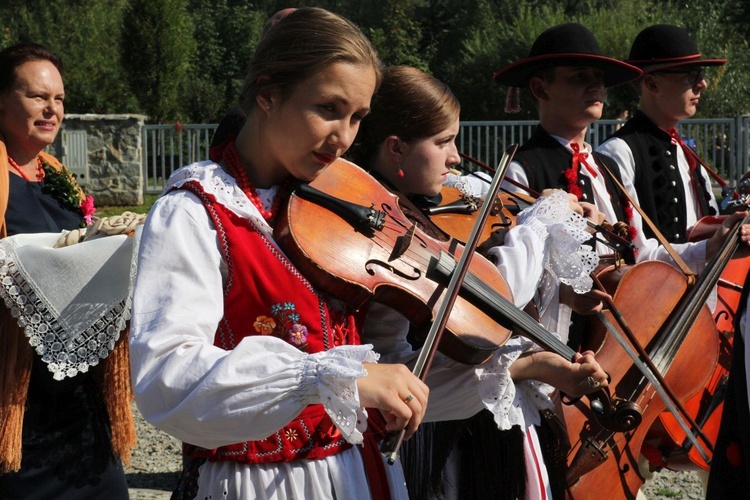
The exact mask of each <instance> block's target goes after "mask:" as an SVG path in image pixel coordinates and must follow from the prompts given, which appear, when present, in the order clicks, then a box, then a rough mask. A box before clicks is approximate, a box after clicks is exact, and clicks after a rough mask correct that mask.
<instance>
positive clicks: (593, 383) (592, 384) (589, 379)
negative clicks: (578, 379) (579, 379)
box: [586, 375, 601, 389]
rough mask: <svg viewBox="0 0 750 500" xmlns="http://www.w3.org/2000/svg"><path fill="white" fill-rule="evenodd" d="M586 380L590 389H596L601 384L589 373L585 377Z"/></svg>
mask: <svg viewBox="0 0 750 500" xmlns="http://www.w3.org/2000/svg"><path fill="white" fill-rule="evenodd" d="M586 381H587V382H588V383H589V387H591V388H592V389H596V388H597V387H599V386H600V385H601V383H600V382H599V381H598V380H596V379H594V377H592V376H591V375H589V376H588V377H586Z"/></svg>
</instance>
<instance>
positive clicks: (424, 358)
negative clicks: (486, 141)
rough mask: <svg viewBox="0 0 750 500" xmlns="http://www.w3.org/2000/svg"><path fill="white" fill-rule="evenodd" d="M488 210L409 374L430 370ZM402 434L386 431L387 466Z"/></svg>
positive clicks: (503, 163) (495, 186) (508, 153)
mask: <svg viewBox="0 0 750 500" xmlns="http://www.w3.org/2000/svg"><path fill="white" fill-rule="evenodd" d="M517 150H518V144H512V145H511V146H510V147H508V149H506V150H505V153H504V154H503V157H502V159H501V160H500V166H499V168H498V169H497V170H496V171H495V176H494V177H493V179H492V183H491V184H490V190H489V193H488V196H491V198H490V199H494V198H495V197H496V196H497V192H498V191H499V190H500V183H501V182H502V181H503V178H504V177H505V172H506V171H507V169H508V165H510V162H511V161H512V159H513V155H515V153H516V151H517ZM491 210H492V203H483V204H482V208H481V210H480V212H479V215H478V216H477V220H476V221H475V222H474V227H472V229H471V233H470V234H469V237H468V239H467V240H466V245H465V246H464V249H463V252H462V253H461V258H460V259H459V260H458V263H457V264H456V267H455V269H454V270H453V274H452V275H451V279H450V282H449V283H448V287H447V288H446V290H445V297H444V298H443V301H442V302H441V303H440V308H439V309H438V312H437V313H436V315H435V319H434V321H433V322H432V326H431V327H430V331H429V333H428V334H427V337H426V339H425V342H424V345H423V346H422V349H421V350H420V351H419V356H418V357H417V361H416V362H415V364H414V368H413V369H412V373H413V374H414V375H416V376H417V377H419V378H420V379H422V380H424V379H425V378H426V377H427V372H428V371H429V369H430V365H431V364H432V360H433V359H434V358H435V352H436V351H437V346H438V344H439V343H440V337H441V336H442V334H443V331H444V330H445V327H446V325H447V323H448V315H449V314H450V311H451V309H452V308H453V305H454V304H455V302H456V298H457V297H458V293H459V291H460V290H461V284H462V282H463V280H464V278H465V276H466V273H467V272H468V270H469V263H470V262H471V258H472V256H473V255H474V251H475V250H476V247H477V245H478V243H479V236H480V234H481V232H482V228H483V227H484V225H485V224H486V223H487V220H488V219H489V216H490V211H491ZM405 433H406V431H405V430H404V429H402V430H400V431H392V432H389V433H388V434H387V435H386V436H385V439H384V440H383V443H382V444H381V446H380V452H381V453H382V454H383V455H385V456H386V458H387V460H388V464H390V465H393V464H394V463H395V462H396V460H397V457H398V450H399V449H400V448H401V444H402V443H403V441H404V435H405Z"/></svg>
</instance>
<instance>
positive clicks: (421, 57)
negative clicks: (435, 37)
mask: <svg viewBox="0 0 750 500" xmlns="http://www.w3.org/2000/svg"><path fill="white" fill-rule="evenodd" d="M416 7H417V4H416V3H414V2H408V1H404V0H385V1H384V2H383V3H382V5H381V6H380V9H381V16H380V17H379V18H378V19H381V20H382V22H378V23H375V24H373V25H371V26H370V27H369V28H368V29H366V30H364V31H365V33H367V34H368V36H369V37H370V40H372V44H373V45H374V46H375V48H376V49H377V51H378V53H379V55H380V58H381V59H382V60H383V62H384V63H385V64H387V65H396V64H405V65H408V66H414V67H415V68H419V69H421V70H423V71H428V72H429V63H428V61H429V59H430V53H431V52H432V51H433V49H432V47H430V46H428V45H425V44H424V39H423V35H422V31H423V28H422V26H421V25H420V23H419V22H418V21H417V20H416V15H415V13H416Z"/></svg>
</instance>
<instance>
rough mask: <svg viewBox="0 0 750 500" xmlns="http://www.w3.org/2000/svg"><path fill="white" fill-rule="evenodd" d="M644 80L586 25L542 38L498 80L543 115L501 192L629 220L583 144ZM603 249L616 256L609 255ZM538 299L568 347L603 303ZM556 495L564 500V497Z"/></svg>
mask: <svg viewBox="0 0 750 500" xmlns="http://www.w3.org/2000/svg"><path fill="white" fill-rule="evenodd" d="M640 74H641V71H640V70H639V69H638V68H636V67H634V66H631V65H629V64H627V63H624V62H622V61H619V60H617V59H614V58H611V57H608V56H606V55H605V54H604V53H603V52H602V50H601V48H600V47H599V44H598V42H597V41H596V38H595V37H594V35H593V33H592V32H591V31H590V30H589V29H588V28H586V27H585V26H582V25H580V24H576V23H566V24H561V25H557V26H554V27H552V28H549V29H548V30H546V31H544V32H543V33H542V34H540V35H539V36H538V37H537V39H536V41H535V42H534V44H533V45H532V47H531V50H530V51H529V54H528V57H526V58H525V59H522V60H520V61H517V62H515V63H513V64H510V65H508V66H506V67H504V68H502V69H500V70H499V71H497V72H495V74H494V79H495V81H496V82H498V83H500V84H502V85H507V86H509V87H511V88H523V89H526V90H528V91H529V92H530V93H531V95H532V97H533V99H534V101H535V103H536V106H537V109H538V112H539V126H538V127H537V128H536V130H535V131H534V133H533V135H532V137H530V138H529V140H528V141H526V142H525V143H524V144H523V145H522V146H521V148H519V151H518V152H517V153H516V155H515V158H514V161H513V162H512V163H511V165H510V166H509V168H508V172H507V175H506V182H505V183H504V186H503V187H504V188H506V189H508V190H511V191H516V192H524V190H523V188H521V187H519V186H518V185H519V184H520V185H523V186H527V187H529V188H531V189H532V190H533V191H535V192H537V193H541V192H542V191H543V190H544V189H547V188H560V189H563V190H565V191H567V192H569V193H572V194H574V195H576V196H577V197H578V198H579V199H580V200H581V201H582V202H588V203H590V204H595V205H596V207H594V205H589V207H590V209H591V212H592V214H597V215H600V214H598V212H597V210H596V209H597V208H598V210H599V211H600V212H603V213H604V215H605V216H606V217H607V218H608V220H610V221H611V222H613V223H614V222H617V221H620V220H625V221H627V220H628V216H627V214H626V208H625V206H624V204H623V202H622V201H621V198H620V196H619V195H618V194H617V193H618V191H617V188H616V185H615V184H614V183H613V181H612V178H611V177H610V174H609V173H608V171H607V169H604V168H602V165H606V166H607V167H608V170H609V172H612V175H614V176H619V169H618V167H617V165H616V164H615V163H614V161H613V160H612V159H610V158H608V157H606V156H604V155H599V154H597V153H594V152H593V151H592V149H591V146H590V145H589V144H587V143H586V142H585V137H586V132H587V130H588V127H589V125H591V124H592V123H593V122H595V121H596V120H598V119H599V118H601V115H602V110H603V107H604V100H605V98H606V95H607V91H606V89H607V88H608V87H612V86H614V85H619V84H623V83H626V82H629V81H632V80H634V79H636V78H638V77H639V76H640ZM512 93H513V91H511V92H510V94H511V95H512ZM512 100H513V99H509V101H512ZM511 104H512V103H511ZM510 107H512V106H510ZM509 180H511V181H513V182H509ZM597 250H600V251H601V252H606V253H611V250H609V249H606V248H602V249H597ZM540 295H541V297H542V298H541V300H540V301H538V305H539V308H540V313H541V321H542V323H543V324H544V326H545V327H547V328H548V329H549V330H551V331H556V332H557V333H558V334H559V335H560V338H561V339H562V340H563V341H566V342H567V341H568V340H569V339H568V337H569V334H570V336H571V337H574V339H571V342H572V343H573V344H578V343H579V341H580V335H581V334H582V330H583V325H584V322H583V319H582V318H581V317H580V316H574V318H573V325H572V326H571V313H572V310H575V311H577V312H580V313H591V312H595V311H597V310H599V309H600V308H601V299H602V298H603V297H604V294H603V293H602V292H598V291H592V292H589V293H588V294H585V295H578V294H576V293H574V292H572V290H571V288H570V287H567V286H562V287H561V288H560V290H559V294H558V292H557V290H555V289H554V288H551V287H546V286H545V285H544V284H542V286H541V294H540ZM571 308H572V309H571ZM569 328H570V329H569ZM575 337H578V339H576V338H575ZM553 484H554V481H553ZM554 493H555V494H556V495H557V496H560V497H561V498H562V496H563V495H564V492H563V493H562V494H561V493H560V492H554ZM557 496H555V498H557Z"/></svg>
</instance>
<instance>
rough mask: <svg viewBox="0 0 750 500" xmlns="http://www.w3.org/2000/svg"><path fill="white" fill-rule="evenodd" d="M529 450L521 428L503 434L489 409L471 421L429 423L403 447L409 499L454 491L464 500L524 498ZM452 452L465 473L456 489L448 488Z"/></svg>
mask: <svg viewBox="0 0 750 500" xmlns="http://www.w3.org/2000/svg"><path fill="white" fill-rule="evenodd" d="M523 445H524V433H523V431H522V430H521V428H520V427H513V428H512V429H510V430H508V431H501V430H499V429H498V428H497V424H496V423H495V420H494V417H493V416H492V414H491V413H490V412H489V411H487V410H483V411H481V412H479V413H478V414H476V415H475V416H473V417H472V418H469V419H466V420H456V421H450V422H436V423H427V424H425V423H423V424H422V425H420V426H419V430H418V431H417V433H416V434H415V435H413V436H412V437H411V439H409V440H408V441H405V442H404V445H403V446H402V448H401V463H402V465H403V467H404V475H405V476H406V484H407V488H408V490H409V497H410V498H412V499H414V500H427V499H440V498H445V497H446V494H447V492H448V491H449V490H457V491H458V495H459V498H497V499H503V500H506V499H507V500H511V499H513V500H515V499H523V498H525V496H526V464H525V462H524V459H523ZM451 452H453V453H454V454H455V455H454V457H455V459H456V460H457V461H458V469H459V477H458V484H454V485H448V484H446V481H445V476H444V469H445V466H446V463H447V461H448V457H449V455H451Z"/></svg>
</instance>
